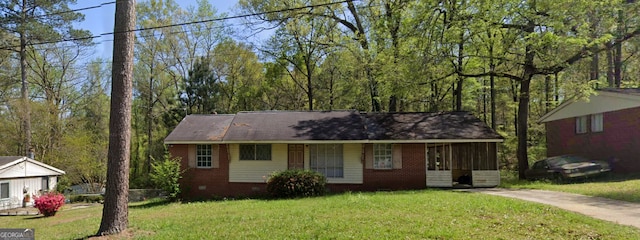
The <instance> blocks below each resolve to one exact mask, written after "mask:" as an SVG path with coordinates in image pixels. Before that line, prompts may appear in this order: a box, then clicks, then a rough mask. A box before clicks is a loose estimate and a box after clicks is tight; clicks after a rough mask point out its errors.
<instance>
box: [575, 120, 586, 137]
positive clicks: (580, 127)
mask: <svg viewBox="0 0 640 240" xmlns="http://www.w3.org/2000/svg"><path fill="white" fill-rule="evenodd" d="M586 132H587V116H580V117H576V133H586Z"/></svg>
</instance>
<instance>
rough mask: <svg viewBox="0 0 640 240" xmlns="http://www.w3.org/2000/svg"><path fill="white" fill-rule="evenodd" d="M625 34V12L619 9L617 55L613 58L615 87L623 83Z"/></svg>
mask: <svg viewBox="0 0 640 240" xmlns="http://www.w3.org/2000/svg"><path fill="white" fill-rule="evenodd" d="M623 35H624V12H623V11H622V9H620V10H618V37H617V39H618V40H619V41H617V44H616V51H615V56H614V59H613V61H614V62H613V67H614V79H615V87H616V88H619V87H620V86H621V83H622V42H621V41H620V40H621V38H622V36H623Z"/></svg>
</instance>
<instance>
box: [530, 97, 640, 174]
mask: <svg viewBox="0 0 640 240" xmlns="http://www.w3.org/2000/svg"><path fill="white" fill-rule="evenodd" d="M539 122H542V123H544V124H545V126H546V130H547V156H557V155H565V154H575V155H580V156H583V157H587V158H590V159H597V160H606V161H609V162H610V163H611V164H612V167H613V171H614V172H619V173H630V172H638V171H640V89H637V88H633V89H602V90H598V91H596V94H594V95H591V96H589V98H588V99H573V100H569V101H566V102H564V103H563V104H561V105H560V106H558V107H557V108H556V109H554V110H552V111H551V112H549V113H547V114H545V115H544V116H543V117H542V118H541V119H540V120H539Z"/></svg>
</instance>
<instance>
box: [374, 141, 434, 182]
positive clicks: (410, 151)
mask: <svg viewBox="0 0 640 240" xmlns="http://www.w3.org/2000/svg"><path fill="white" fill-rule="evenodd" d="M424 154H425V151H424V144H402V169H391V170H375V169H364V172H363V182H364V184H363V186H362V190H365V191H375V190H402V189H422V188H425V187H426V169H425V160H424V159H425V156H424Z"/></svg>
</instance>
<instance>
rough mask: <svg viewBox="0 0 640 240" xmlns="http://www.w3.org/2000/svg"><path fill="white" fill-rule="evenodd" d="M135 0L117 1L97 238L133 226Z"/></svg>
mask: <svg viewBox="0 0 640 240" xmlns="http://www.w3.org/2000/svg"><path fill="white" fill-rule="evenodd" d="M135 19H136V14H135V0H117V1H116V13H115V26H114V41H113V64H112V70H111V71H112V85H111V118H110V120H109V153H108V163H107V187H106V192H105V198H104V208H103V210H102V221H101V222H100V229H99V230H98V233H97V235H110V234H116V233H119V232H122V231H124V230H125V229H127V227H128V225H129V219H128V215H129V208H128V205H127V203H128V198H129V191H128V190H129V156H130V149H129V148H130V143H131V104H132V80H133V45H134V36H135V35H134V32H133V31H131V30H133V29H135Z"/></svg>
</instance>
